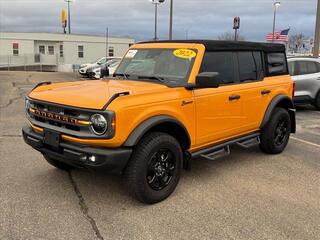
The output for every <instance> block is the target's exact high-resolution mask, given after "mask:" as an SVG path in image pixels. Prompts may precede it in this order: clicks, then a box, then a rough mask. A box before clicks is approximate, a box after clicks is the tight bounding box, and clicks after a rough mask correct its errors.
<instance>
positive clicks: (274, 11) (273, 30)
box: [272, 2, 281, 42]
mask: <svg viewBox="0 0 320 240" xmlns="http://www.w3.org/2000/svg"><path fill="white" fill-rule="evenodd" d="M280 5H281V3H280V2H275V3H274V4H273V28H272V42H274V33H275V29H276V14H277V9H278V7H280Z"/></svg>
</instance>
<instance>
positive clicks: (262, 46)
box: [138, 40, 286, 52]
mask: <svg viewBox="0 0 320 240" xmlns="http://www.w3.org/2000/svg"><path fill="white" fill-rule="evenodd" d="M140 43H144V44H147V43H195V44H203V45H204V46H205V48H206V51H223V50H242V51H245V50H250V51H252V50H257V51H265V52H285V51H286V48H285V46H284V45H283V44H279V43H262V42H245V41H222V40H161V41H149V42H140ZM138 44H139V43H138Z"/></svg>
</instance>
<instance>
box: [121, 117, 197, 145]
mask: <svg viewBox="0 0 320 240" xmlns="http://www.w3.org/2000/svg"><path fill="white" fill-rule="evenodd" d="M163 123H171V124H172V123H173V124H176V125H178V126H179V127H181V128H182V129H183V130H184V132H185V133H186V135H187V136H188V142H189V144H190V143H191V140H190V135H189V133H188V130H187V128H186V127H185V126H184V125H183V124H182V123H181V122H180V121H179V120H177V119H175V118H173V117H170V116H167V115H159V116H155V117H151V118H149V119H147V120H145V121H143V122H142V123H140V124H139V125H138V126H137V127H136V128H135V129H134V130H133V131H132V132H131V133H130V135H129V136H128V138H127V140H126V141H125V143H124V144H123V146H124V147H133V146H135V145H136V144H137V143H138V142H139V140H140V139H141V138H142V137H143V136H144V135H145V134H146V133H147V132H148V131H149V130H150V129H151V128H153V127H156V126H157V125H159V124H163Z"/></svg>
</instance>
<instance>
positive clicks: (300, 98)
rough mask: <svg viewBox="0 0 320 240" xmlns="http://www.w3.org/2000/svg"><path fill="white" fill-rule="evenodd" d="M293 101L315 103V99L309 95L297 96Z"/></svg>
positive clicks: (295, 102)
mask: <svg viewBox="0 0 320 240" xmlns="http://www.w3.org/2000/svg"><path fill="white" fill-rule="evenodd" d="M293 102H294V104H308V103H313V102H314V99H313V98H311V97H310V96H308V95H303V96H295V97H294V98H293Z"/></svg>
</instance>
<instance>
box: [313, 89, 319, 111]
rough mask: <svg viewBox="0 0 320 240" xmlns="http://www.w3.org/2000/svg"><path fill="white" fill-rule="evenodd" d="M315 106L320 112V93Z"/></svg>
mask: <svg viewBox="0 0 320 240" xmlns="http://www.w3.org/2000/svg"><path fill="white" fill-rule="evenodd" d="M314 106H315V107H316V109H317V110H320V92H319V93H318V94H317V97H316V99H315V102H314Z"/></svg>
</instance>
